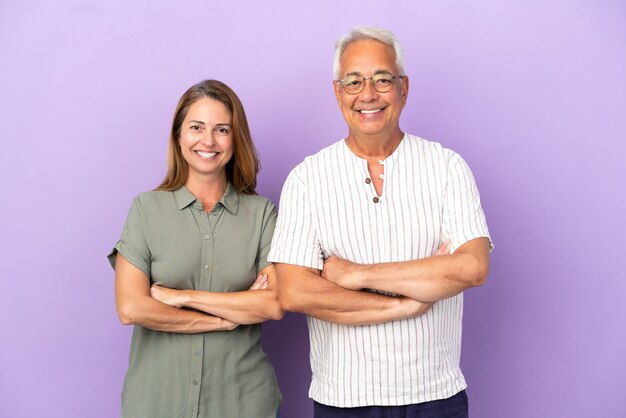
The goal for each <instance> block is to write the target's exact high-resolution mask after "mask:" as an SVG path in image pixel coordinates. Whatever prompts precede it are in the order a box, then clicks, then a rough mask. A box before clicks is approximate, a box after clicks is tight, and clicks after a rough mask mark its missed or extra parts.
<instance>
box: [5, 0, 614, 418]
mask: <svg viewBox="0 0 626 418" xmlns="http://www.w3.org/2000/svg"><path fill="white" fill-rule="evenodd" d="M294 3H295V2H290V1H274V2H237V1H228V2H226V1H225V2H211V1H185V2H161V1H145V0H144V1H132V2H129V1H108V2H100V1H69V0H65V1H55V2H45V1H39V2H34V1H19V0H2V1H0V126H1V127H2V131H1V138H2V148H1V149H2V151H1V153H0V178H1V184H2V186H3V188H4V197H3V198H2V204H1V211H2V212H1V215H2V216H1V217H0V219H1V220H0V222H1V234H2V242H1V244H0V245H1V246H2V247H1V248H0V250H1V251H0V254H1V257H2V269H1V271H2V273H1V274H2V280H1V282H0V283H1V284H2V288H1V292H0V306H1V308H0V309H1V310H2V311H1V315H0V334H1V336H2V337H1V341H0V416H2V417H8V418H9V417H10V418H21V417H34V416H41V417H59V418H60V417H81V418H82V417H113V416H117V415H118V411H119V405H120V392H121V387H122V380H123V377H124V373H125V371H126V367H127V361H128V358H127V356H128V349H129V344H130V334H131V328H130V327H123V326H122V325H120V323H119V322H118V319H117V317H116V314H115V308H114V295H113V272H112V270H111V268H110V267H109V266H108V263H107V262H106V260H105V255H106V253H107V252H108V251H109V249H110V248H111V246H112V245H113V243H114V242H115V241H116V240H117V238H118V236H119V235H120V232H121V229H122V225H123V221H124V219H125V217H126V214H127V211H128V208H129V205H130V202H131V199H132V197H133V196H134V195H136V194H138V193H140V192H142V191H145V190H148V189H151V188H153V187H154V186H156V185H157V183H158V182H159V181H160V180H161V178H162V176H163V174H164V172H165V161H166V141H167V132H168V129H169V125H170V121H171V117H172V114H173V110H174V107H175V104H176V102H177V100H178V98H179V97H180V95H181V94H182V93H183V92H184V90H185V89H186V88H187V87H189V86H190V85H192V84H193V83H195V82H197V81H200V80H201V79H204V78H217V79H219V80H223V81H225V82H226V83H228V84H229V85H230V86H231V87H233V89H234V90H235V91H236V92H237V93H238V94H239V95H240V97H241V99H242V101H243V103H244V105H245V107H246V111H247V113H248V116H249V120H250V124H251V128H252V132H253V135H254V138H255V140H256V143H257V145H258V148H259V151H260V154H261V158H262V162H263V168H262V172H261V174H260V178H259V183H260V187H259V190H260V192H261V194H264V195H266V196H268V197H270V198H271V199H273V200H274V201H275V202H276V201H277V200H278V196H279V193H280V189H281V186H282V183H283V181H284V179H285V177H286V176H287V174H288V172H289V170H290V169H291V168H292V167H293V166H295V165H296V164H297V163H298V162H300V161H301V160H302V159H303V158H304V157H305V156H306V155H308V154H311V153H313V152H315V151H316V150H318V149H320V148H322V147H324V146H326V145H328V144H330V143H332V142H334V141H336V140H338V139H340V138H341V137H343V136H344V135H345V133H346V128H345V125H344V123H343V120H342V118H341V114H340V112H339V110H338V109H337V106H336V103H335V101H334V98H333V93H332V88H331V64H332V52H333V46H334V41H335V40H336V38H337V37H338V36H339V35H340V34H343V33H345V32H346V31H347V30H348V29H349V28H351V27H352V26H354V25H358V24H361V25H363V24H366V25H380V26H386V27H388V28H390V29H392V30H393V31H394V32H395V33H396V35H397V36H398V37H399V39H400V40H401V42H402V43H403V45H404V48H405V51H406V57H407V62H406V69H407V73H408V74H409V75H410V80H411V91H410V95H409V102H408V105H407V107H406V109H405V110H404V113H403V117H402V121H401V126H402V128H403V129H404V130H406V131H408V132H411V133H414V134H417V135H420V136H422V137H425V138H428V139H431V140H435V141H439V142H442V143H443V144H444V145H445V146H447V147H449V148H452V149H454V150H456V151H458V152H460V153H461V154H462V155H463V156H464V157H465V159H466V160H467V161H468V163H469V164H470V166H471V167H472V168H473V171H474V174H475V177H476V180H477V182H478V185H479V188H480V191H481V195H482V198H483V207H484V209H485V212H486V214H487V220H488V222H489V226H490V230H491V233H492V235H493V239H494V241H495V243H496V250H495V252H494V253H493V256H492V268H491V274H490V280H489V282H488V284H487V285H486V286H485V287H483V288H479V289H472V290H470V291H468V292H466V299H465V300H466V307H465V318H464V325H465V330H464V331H465V332H464V346H463V358H462V363H463V368H464V371H465V373H466V377H467V380H468V382H469V385H470V387H469V390H468V391H469V394H470V402H471V411H472V416H473V417H477V418H492V417H493V418H501V417H507V418H529V417H576V418H577V417H580V418H582V417H605V418H617V417H624V416H626V406H624V400H623V397H624V396H623V391H624V388H625V377H624V376H626V367H625V361H624V355H625V353H626V332H625V330H624V328H625V326H624V323H623V322H624V319H625V318H626V303H625V300H624V299H625V298H624V294H625V291H626V284H625V283H626V282H625V280H624V271H625V270H626V263H625V261H624V260H625V259H626V253H625V249H626V245H625V244H626V243H625V237H626V227H625V222H624V221H623V217H624V213H626V187H625V185H624V179H626V165H625V164H624V162H623V154H624V152H625V151H626V146H625V145H624V142H625V141H624V140H625V139H626V135H625V132H626V122H625V120H626V116H625V115H626V48H625V47H624V40H626V25H625V24H624V22H626V19H625V18H626V6H625V5H624V3H623V2H620V1H618V0H615V1H602V0H600V1H580V0H569V1H564V0H555V1H546V0H541V1H539V0H530V1H529V0H525V1H508V2H498V1H486V0H484V1H450V0H443V1H393V2H382V3H381V2H380V1H378V2H368V1H341V2H330V1H328V2H323V1H317V2H314V1H308V2H298V4H297V5H296V4H294ZM264 331H265V333H264V343H265V346H266V348H267V351H268V352H269V354H270V356H271V358H272V360H273V363H274V365H275V368H276V370H277V373H278V377H279V383H280V386H281V388H282V391H283V394H284V396H285V403H284V406H283V410H282V416H283V417H285V418H300V417H304V418H306V417H310V416H311V410H312V407H311V401H310V400H308V398H307V395H306V393H307V390H308V381H309V377H310V371H309V363H308V337H307V332H306V326H305V322H304V318H303V317H302V316H300V315H295V314H289V315H287V316H286V318H285V319H284V320H283V321H281V322H278V323H270V324H267V325H266V326H265V327H264ZM224 418H230V417H224Z"/></svg>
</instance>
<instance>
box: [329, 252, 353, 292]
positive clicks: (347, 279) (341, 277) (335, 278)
mask: <svg viewBox="0 0 626 418" xmlns="http://www.w3.org/2000/svg"><path fill="white" fill-rule="evenodd" d="M360 267H362V265H360V264H356V263H353V262H351V261H348V260H344V259H342V258H339V257H335V256H331V257H329V258H327V259H326V260H325V261H324V269H323V270H322V277H323V278H324V279H326V280H328V281H330V282H333V283H335V284H336V285H339V286H341V287H343V288H345V289H350V290H361V289H362V288H363V287H362V286H360V285H359V275H358V271H359V268H360Z"/></svg>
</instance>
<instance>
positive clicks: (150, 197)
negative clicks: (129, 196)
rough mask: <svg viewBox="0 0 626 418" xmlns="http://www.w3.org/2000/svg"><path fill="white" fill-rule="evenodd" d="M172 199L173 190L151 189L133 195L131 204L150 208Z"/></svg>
mask: <svg viewBox="0 0 626 418" xmlns="http://www.w3.org/2000/svg"><path fill="white" fill-rule="evenodd" d="M173 200H174V192H167V191H161V190H151V191H149V192H143V193H140V194H138V195H137V196H135V198H134V199H133V204H134V205H138V206H141V207H143V208H151V207H155V206H158V205H162V204H163V203H165V202H171V201H173Z"/></svg>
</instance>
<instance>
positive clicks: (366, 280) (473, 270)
mask: <svg viewBox="0 0 626 418" xmlns="http://www.w3.org/2000/svg"><path fill="white" fill-rule="evenodd" d="M479 240H483V239H479ZM484 241H485V242H484V243H483V242H481V241H477V242H471V245H470V246H468V247H466V248H469V247H472V250H471V251H457V252H455V253H454V254H449V255H437V256H433V257H427V258H423V259H419V260H411V261H406V262H400V263H381V264H373V265H364V266H358V267H357V268H356V270H355V273H354V275H353V276H354V277H356V278H357V280H358V287H363V288H368V289H376V290H382V291H387V292H393V293H398V294H401V295H404V296H407V297H410V298H412V299H416V300H421V301H425V302H436V301H438V300H442V299H447V298H449V297H452V296H455V295H457V294H459V293H461V292H463V291H464V290H465V289H467V288H470V287H474V286H480V285H482V284H483V283H484V282H485V280H486V278H487V273H488V270H489V257H488V254H489V250H488V243H487V242H486V240H484ZM475 247H478V249H477V248H475Z"/></svg>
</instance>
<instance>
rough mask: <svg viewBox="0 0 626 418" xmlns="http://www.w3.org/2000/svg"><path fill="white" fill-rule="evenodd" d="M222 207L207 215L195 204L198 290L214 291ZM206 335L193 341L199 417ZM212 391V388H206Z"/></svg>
mask: <svg viewBox="0 0 626 418" xmlns="http://www.w3.org/2000/svg"><path fill="white" fill-rule="evenodd" d="M221 212H222V205H221V203H218V204H216V205H215V207H214V208H213V210H212V211H211V213H206V211H205V210H204V209H203V208H202V205H201V204H200V202H197V201H196V202H195V203H194V205H193V208H192V213H193V216H194V218H195V219H196V224H197V225H198V229H199V232H200V236H201V238H202V250H201V259H200V266H199V267H200V274H199V275H198V282H197V283H194V285H195V288H196V289H202V290H208V291H211V290H213V289H212V288H213V261H214V257H213V255H214V251H213V250H214V240H213V237H214V231H215V228H216V227H217V221H218V220H219V217H220V216H219V215H220V213H221ZM204 348H205V347H204V334H203V333H199V334H194V335H193V336H192V339H191V362H190V363H191V364H190V366H191V373H190V379H191V384H190V386H189V404H188V405H189V407H190V410H191V416H192V417H197V416H198V413H199V412H200V390H201V386H202V385H201V382H202V381H203V379H202V377H203V376H202V365H203V362H204ZM205 390H210V388H205Z"/></svg>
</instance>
